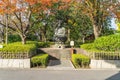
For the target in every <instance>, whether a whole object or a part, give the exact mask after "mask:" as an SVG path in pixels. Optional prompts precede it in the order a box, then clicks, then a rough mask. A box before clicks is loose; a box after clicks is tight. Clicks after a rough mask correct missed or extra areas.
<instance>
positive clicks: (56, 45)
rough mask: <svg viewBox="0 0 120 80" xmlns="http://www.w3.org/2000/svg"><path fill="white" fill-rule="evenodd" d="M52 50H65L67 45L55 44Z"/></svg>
mask: <svg viewBox="0 0 120 80" xmlns="http://www.w3.org/2000/svg"><path fill="white" fill-rule="evenodd" d="M51 47H52V48H58V49H64V48H65V45H64V44H55V45H52V46H51Z"/></svg>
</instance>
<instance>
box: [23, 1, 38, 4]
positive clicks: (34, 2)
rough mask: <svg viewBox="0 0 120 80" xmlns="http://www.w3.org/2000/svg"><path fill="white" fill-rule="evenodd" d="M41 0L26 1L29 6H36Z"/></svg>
mask: <svg viewBox="0 0 120 80" xmlns="http://www.w3.org/2000/svg"><path fill="white" fill-rule="evenodd" d="M38 1H39V0H25V2H27V3H28V4H29V5H34V4H36V3H37V2H38Z"/></svg>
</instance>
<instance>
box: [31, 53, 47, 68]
mask: <svg viewBox="0 0 120 80" xmlns="http://www.w3.org/2000/svg"><path fill="white" fill-rule="evenodd" d="M48 57H49V56H48V54H39V55H36V56H34V57H32V58H31V63H32V66H33V67H35V66H42V67H45V66H47V63H48Z"/></svg>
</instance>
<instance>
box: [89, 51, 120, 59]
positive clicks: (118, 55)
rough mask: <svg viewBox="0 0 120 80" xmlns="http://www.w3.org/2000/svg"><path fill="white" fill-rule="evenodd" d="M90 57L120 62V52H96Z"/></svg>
mask: <svg viewBox="0 0 120 80" xmlns="http://www.w3.org/2000/svg"><path fill="white" fill-rule="evenodd" d="M89 57H90V58H91V59H97V60H120V52H94V53H90V54H89Z"/></svg>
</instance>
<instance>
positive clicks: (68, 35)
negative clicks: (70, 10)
mask: <svg viewBox="0 0 120 80" xmlns="http://www.w3.org/2000/svg"><path fill="white" fill-rule="evenodd" d="M67 40H68V42H70V29H68V34H67Z"/></svg>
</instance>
